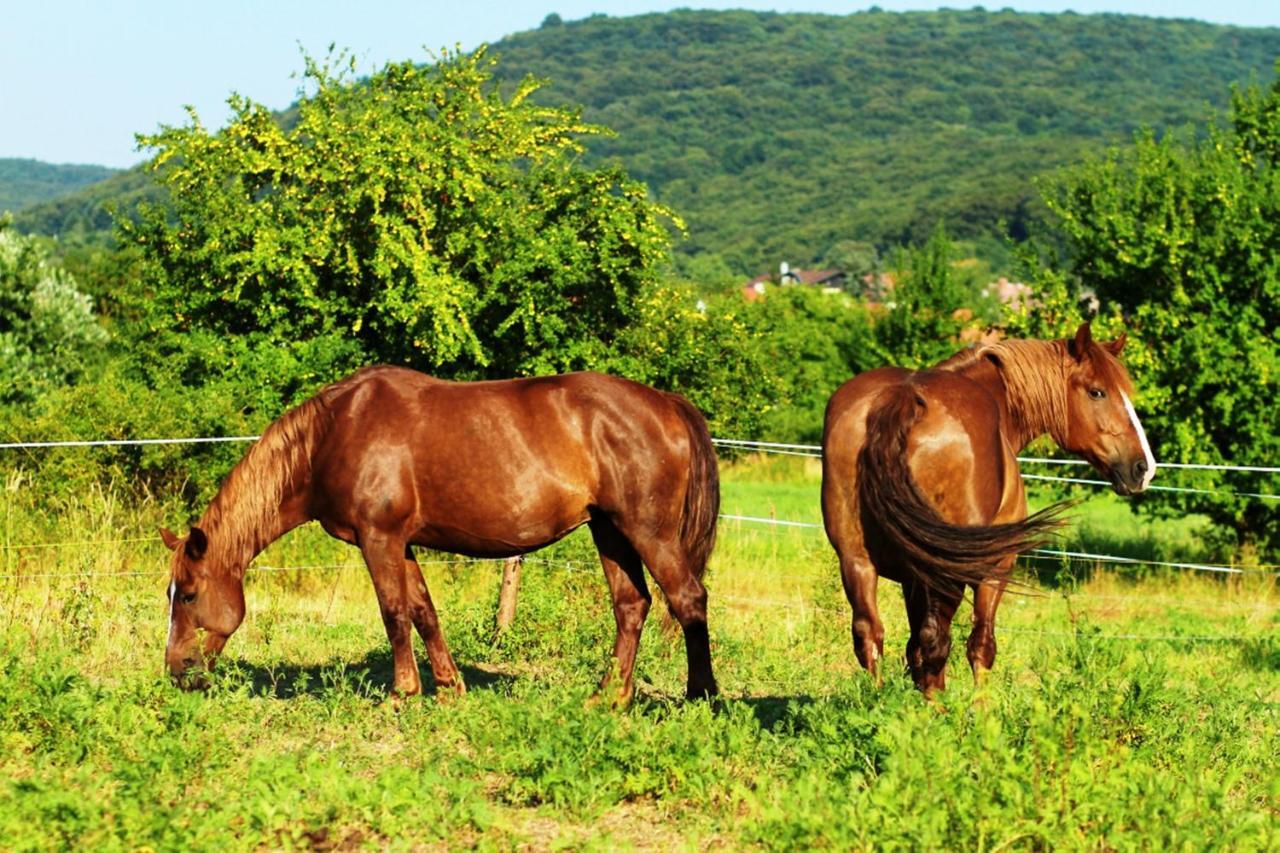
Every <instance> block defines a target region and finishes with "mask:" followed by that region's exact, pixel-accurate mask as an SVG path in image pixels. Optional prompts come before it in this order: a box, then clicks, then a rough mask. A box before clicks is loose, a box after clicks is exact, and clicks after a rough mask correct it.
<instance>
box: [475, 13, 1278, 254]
mask: <svg viewBox="0 0 1280 853" xmlns="http://www.w3.org/2000/svg"><path fill="white" fill-rule="evenodd" d="M494 49H495V51H496V52H497V53H498V54H499V55H500V56H501V59H502V62H501V66H500V67H501V68H502V69H503V72H504V73H505V74H509V75H513V76H514V75H518V74H521V73H524V72H531V73H533V74H536V75H538V76H541V77H546V78H548V79H549V80H550V81H551V82H552V86H551V87H550V88H549V90H548V91H547V94H548V96H549V97H552V98H554V99H561V100H564V101H568V102H573V103H582V104H585V105H586V106H587V111H586V117H587V118H588V119H590V120H594V121H597V122H600V123H603V124H606V125H608V126H610V127H612V128H614V129H615V130H617V131H618V136H617V138H616V139H614V140H611V141H608V142H606V143H604V144H602V145H597V146H596V147H595V149H594V151H595V152H596V153H597V154H598V155H604V156H616V157H618V158H619V159H620V160H622V161H623V162H624V163H625V165H626V166H627V168H628V170H629V171H630V172H631V173H632V174H633V175H635V176H636V177H639V178H640V179H642V180H645V181H648V182H649V183H650V185H651V186H652V187H653V188H654V189H655V191H656V192H657V194H658V196H659V197H660V198H661V199H662V200H663V201H665V202H666V203H668V204H670V205H672V206H673V207H674V208H675V209H676V210H678V211H679V212H680V213H681V214H682V215H683V216H684V217H685V218H686V219H687V221H688V223H689V228H690V237H689V240H688V241H687V242H686V243H684V245H683V246H682V247H681V248H682V251H684V252H689V253H695V252H699V251H710V252H719V253H721V254H723V255H724V256H725V257H726V258H728V259H729V260H731V261H732V262H733V263H734V265H735V266H736V267H738V268H740V269H742V270H743V271H746V270H755V269H758V268H760V267H762V266H764V265H772V264H774V263H776V262H777V261H778V260H780V259H790V260H791V261H793V262H808V261H818V260H822V256H823V255H824V254H827V253H828V252H829V251H830V249H831V247H832V246H833V245H834V244H836V243H837V242H838V241H841V240H849V239H856V240H866V241H871V242H874V243H878V244H881V245H885V244H896V243H900V242H905V241H912V242H919V241H922V240H923V239H924V238H925V237H927V235H928V232H929V231H930V230H931V228H932V226H933V223H934V222H935V221H936V219H937V218H938V217H946V218H947V221H948V226H949V228H950V230H951V231H952V232H953V233H956V234H958V235H960V236H962V237H976V236H980V235H986V234H991V233H993V232H994V231H995V225H996V222H997V221H998V220H1000V219H1002V218H1003V219H1006V220H1008V221H1009V223H1010V225H1011V227H1012V228H1013V229H1014V231H1015V233H1017V231H1018V230H1019V229H1020V228H1023V227H1025V221H1026V219H1027V218H1028V216H1032V215H1034V214H1035V213H1036V211H1037V210H1038V205H1037V202H1036V201H1035V200H1034V199H1035V190H1034V188H1033V186H1032V182H1031V179H1032V177H1033V176H1035V175H1038V174H1042V173H1044V172H1045V171H1048V170H1050V169H1053V168H1054V167H1056V166H1058V165H1061V164H1064V163H1067V162H1070V161H1073V160H1076V159H1078V158H1079V157H1080V156H1081V155H1082V154H1083V153H1085V152H1088V151H1096V150H1099V149H1101V148H1103V147H1104V146H1105V145H1107V144H1109V143H1113V142H1124V141H1127V140H1128V138H1129V135H1130V134H1131V133H1132V131H1133V130H1134V129H1135V128H1137V127H1139V126H1141V125H1144V124H1145V125H1150V126H1154V127H1170V126H1177V125H1182V124H1184V123H1186V122H1189V121H1194V120H1200V119H1203V118H1204V117H1205V116H1206V114H1207V113H1208V112H1209V111H1210V109H1211V108H1215V109H1216V108H1219V107H1222V106H1224V105H1225V93H1226V92H1227V91H1228V84H1229V83H1231V82H1233V81H1248V80H1249V79H1251V78H1253V79H1257V80H1259V81H1265V80H1268V79H1270V77H1271V73H1272V67H1273V63H1274V62H1275V60H1276V58H1277V57H1278V56H1280V29H1240V28H1233V27H1223V26H1215V25H1210V24H1203V23H1198V22H1192V21H1173V20H1156V19H1150V18H1139V17H1131V16H1116V15H1091V16H1082V15H1075V14H1063V15H1026V14H1016V13H1013V12H998V13H988V12H983V11H980V10H975V11H964V12H958V11H944V12H927V13H909V14H889V13H880V12H868V13H860V14H854V15H849V16H843V17H835V16H827V15H800V14H785V15H783V14H771V13H755V12H689V11H680V12H673V13H670V14H661V15H645V16H641V17H634V18H622V19H614V18H607V17H603V16H596V17H593V18H589V19H586V20H584V21H579V22H575V23H567V24H562V25H559V26H554V25H552V26H548V25H544V26H543V28H541V29H540V30H538V31H536V32H528V33H522V34H519V35H516V36H513V37H511V38H509V39H507V40H505V41H503V42H501V43H499V44H497V45H495V46H494Z"/></svg>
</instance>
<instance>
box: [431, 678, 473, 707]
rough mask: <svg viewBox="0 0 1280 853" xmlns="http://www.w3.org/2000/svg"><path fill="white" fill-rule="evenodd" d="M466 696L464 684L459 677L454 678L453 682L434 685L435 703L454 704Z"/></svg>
mask: <svg viewBox="0 0 1280 853" xmlns="http://www.w3.org/2000/svg"><path fill="white" fill-rule="evenodd" d="M466 695H467V685H466V682H464V681H463V680H462V678H461V677H459V678H455V679H454V680H453V681H450V682H446V683H445V684H437V685H436V701H437V702H454V701H456V700H458V699H461V698H462V697H463V696H466Z"/></svg>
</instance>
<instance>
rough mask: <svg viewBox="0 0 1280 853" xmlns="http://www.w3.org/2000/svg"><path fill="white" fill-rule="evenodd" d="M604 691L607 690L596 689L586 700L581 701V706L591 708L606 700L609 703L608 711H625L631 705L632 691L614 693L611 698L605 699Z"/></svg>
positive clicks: (602, 703)
mask: <svg viewBox="0 0 1280 853" xmlns="http://www.w3.org/2000/svg"><path fill="white" fill-rule="evenodd" d="M606 693H607V691H604V690H597V691H596V692H595V693H592V694H591V695H590V696H588V697H587V701H586V702H583V703H582V705H583V707H584V708H586V709H587V710H592V709H595V708H599V707H600V706H602V705H604V703H605V702H606V701H608V703H609V710H610V711H625V710H627V709H628V708H630V707H631V700H632V698H633V696H634V694H633V693H632V692H627V693H616V694H614V696H613V698H612V699H606Z"/></svg>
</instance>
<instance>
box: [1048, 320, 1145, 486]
mask: <svg viewBox="0 0 1280 853" xmlns="http://www.w3.org/2000/svg"><path fill="white" fill-rule="evenodd" d="M1066 343H1067V347H1066V349H1067V357H1066V378H1067V407H1066V409H1067V430H1066V436H1065V438H1066V441H1065V443H1064V445H1063V446H1064V448H1065V449H1066V450H1068V451H1070V452H1072V453H1077V454H1079V455H1081V456H1083V457H1084V458H1085V459H1086V460H1088V461H1089V464H1091V465H1092V466H1093V467H1094V468H1096V469H1097V470H1098V471H1099V472H1101V473H1102V474H1104V475H1106V477H1107V478H1108V479H1109V480H1110V481H1111V485H1112V487H1113V488H1114V489H1115V490H1116V492H1117V493H1118V494H1121V495H1135V494H1137V493H1139V492H1141V491H1144V490H1145V489H1146V488H1147V486H1149V485H1151V479H1152V477H1154V476H1155V473H1156V460H1155V457H1154V456H1153V455H1152V453H1151V445H1150V444H1149V443H1148V442H1147V435H1146V433H1145V432H1144V431H1143V429H1142V424H1141V423H1140V422H1139V421H1138V414H1137V412H1135V411H1134V408H1133V401H1132V400H1131V399H1130V398H1131V396H1132V394H1133V382H1132V380H1130V378H1129V372H1128V371H1127V370H1125V368H1124V365H1123V364H1121V363H1120V360H1119V357H1118V356H1119V355H1120V352H1121V350H1123V349H1124V343H1125V335H1123V334H1122V335H1120V337H1119V338H1117V339H1115V340H1114V341H1110V342H1096V341H1094V340H1093V333H1092V331H1091V330H1090V328H1089V324H1088V323H1082V324H1081V325H1080V328H1079V329H1077V330H1076V334H1075V337H1074V338H1072V339H1071V340H1068V341H1067V342H1066Z"/></svg>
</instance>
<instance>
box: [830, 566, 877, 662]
mask: <svg viewBox="0 0 1280 853" xmlns="http://www.w3.org/2000/svg"><path fill="white" fill-rule="evenodd" d="M840 580H841V582H842V583H843V584H844V594H845V597H846V598H847V599H848V600H849V607H850V608H851V609H852V610H853V622H852V625H851V633H852V634H853V655H854V657H856V658H857V659H858V662H859V663H860V664H862V666H863V668H864V669H866V671H867V672H868V673H870V675H871V677H872V678H873V679H875V682H876V685H877V686H879V685H880V684H882V683H883V681H884V678H883V675H882V674H881V672H880V659H881V658H883V657H884V623H882V622H881V621H880V608H879V606H878V604H877V603H876V587H877V585H878V576H877V574H876V568H875V566H874V565H872V563H871V558H870V557H869V556H867V553H866V551H865V550H861V551H859V552H857V553H853V554H844V553H842V554H841V555H840Z"/></svg>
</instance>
